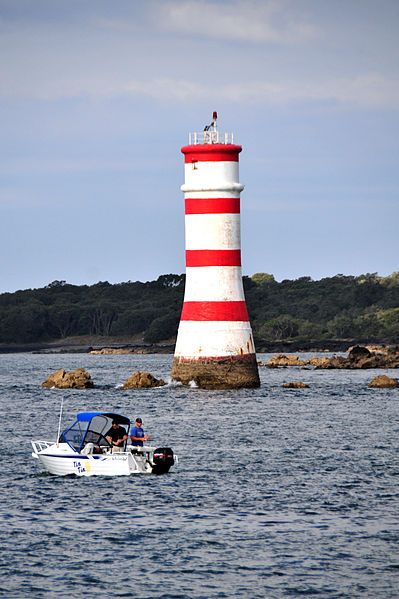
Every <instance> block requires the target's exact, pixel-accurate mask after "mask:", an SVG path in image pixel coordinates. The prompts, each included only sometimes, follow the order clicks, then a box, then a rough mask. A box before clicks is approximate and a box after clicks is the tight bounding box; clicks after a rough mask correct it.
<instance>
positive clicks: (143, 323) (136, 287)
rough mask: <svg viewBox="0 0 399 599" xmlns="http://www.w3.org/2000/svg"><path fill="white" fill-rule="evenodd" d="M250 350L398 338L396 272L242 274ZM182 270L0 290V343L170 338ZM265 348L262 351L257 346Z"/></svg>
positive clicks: (398, 277) (175, 322) (174, 328)
mask: <svg viewBox="0 0 399 599" xmlns="http://www.w3.org/2000/svg"><path fill="white" fill-rule="evenodd" d="M243 283H244V290H245V297H246V301H247V307H248V311H249V315H250V319H251V324H252V329H253V333H254V338H255V344H256V347H257V349H258V351H262V348H268V347H269V346H270V344H272V345H273V344H277V345H278V344H281V343H289V344H290V343H291V344H293V347H295V346H296V345H298V344H300V345H302V346H303V347H317V346H320V348H321V347H322V345H323V343H324V344H326V343H329V344H331V343H333V342H334V341H335V342H342V343H344V342H345V341H348V342H350V341H353V340H359V341H361V342H368V343H386V344H395V343H398V341H399V272H395V273H393V274H392V275H389V276H386V277H382V276H379V275H378V274H377V273H371V274H370V273H367V274H364V275H360V276H357V277H355V276H347V275H341V274H338V275H336V276H334V277H328V278H324V279H321V280H318V281H314V280H312V279H311V278H310V277H301V278H299V279H295V280H288V279H286V280H283V281H281V282H278V281H276V280H275V279H274V276H273V275H271V274H268V273H256V274H254V275H252V276H251V277H247V276H245V277H243ZM184 284H185V275H176V274H168V275H161V276H160V277H158V279H157V280H156V281H149V282H145V283H142V282H140V281H136V282H131V281H128V282H126V283H117V284H110V283H108V282H106V281H105V282H99V283H96V284H95V285H90V286H89V285H71V284H69V283H67V282H65V281H53V282H52V283H50V284H49V285H47V286H46V287H43V288H40V289H27V290H23V291H16V292H14V293H3V294H0V344H2V345H7V344H8V345H10V344H34V343H49V342H53V341H55V340H62V339H66V338H71V337H78V336H95V337H100V338H104V345H105V344H106V340H107V338H111V337H112V338H117V337H125V338H126V337H134V338H135V339H137V343H138V344H139V343H144V344H157V343H162V342H168V343H172V344H173V342H174V339H175V337H176V334H177V327H178V324H179V318H180V312H181V307H182V303H183V296H184ZM265 351H268V350H267V349H265Z"/></svg>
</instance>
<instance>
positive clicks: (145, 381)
mask: <svg viewBox="0 0 399 599" xmlns="http://www.w3.org/2000/svg"><path fill="white" fill-rule="evenodd" d="M163 385H166V383H165V381H164V380H163V379H157V378H155V377H154V376H153V375H152V374H151V373H150V372H140V371H138V372H134V373H133V374H132V375H130V376H129V378H128V379H126V381H125V382H124V383H123V387H122V388H123V389H149V388H151V387H162V386H163Z"/></svg>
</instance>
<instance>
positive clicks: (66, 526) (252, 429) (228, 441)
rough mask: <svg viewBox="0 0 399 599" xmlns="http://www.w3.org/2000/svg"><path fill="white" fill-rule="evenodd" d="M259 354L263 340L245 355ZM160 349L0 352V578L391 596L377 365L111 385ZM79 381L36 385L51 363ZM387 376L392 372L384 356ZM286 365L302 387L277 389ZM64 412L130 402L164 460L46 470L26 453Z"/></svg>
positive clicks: (103, 586)
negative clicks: (77, 384)
mask: <svg viewBox="0 0 399 599" xmlns="http://www.w3.org/2000/svg"><path fill="white" fill-rule="evenodd" d="M259 357H260V358H261V359H262V360H266V359H267V358H268V356H266V355H263V356H262V355H261V356H259ZM171 361H172V356H168V355H162V356H155V355H154V356H142V355H132V356H129V355H128V356H126V355H125V356H91V355H86V354H74V355H73V354H70V355H44V354H42V355H39V354H38V355H34V354H13V355H1V356H0V393H1V396H0V401H1V403H0V406H1V435H0V444H1V458H2V460H1V461H2V467H1V478H2V480H1V486H0V515H1V556H0V573H1V579H0V594H1V596H2V597H7V598H25V597H33V598H36V597H38V598H39V597H46V598H48V597H85V598H96V599H98V598H102V597H106V596H112V597H137V596H139V597H140V598H141V599H145V598H163V599H175V598H204V599H208V598H213V597H232V598H236V597H242V598H244V597H245V598H258V597H259V598H261V597H262V598H263V597H266V598H280V597H300V596H302V595H310V596H313V595H314V596H316V595H317V596H319V597H326V598H334V599H335V598H340V597H345V598H347V597H349V598H354V597H373V598H375V597H379V598H380V597H384V598H387V597H398V596H399V555H398V541H399V524H398V515H399V493H398V476H399V462H398V438H399V416H398V406H399V390H397V389H394V390H384V389H369V388H368V387H367V384H368V382H369V381H370V380H371V378H372V377H373V376H375V375H376V374H381V373H382V371H380V372H376V371H371V370H370V371H369V370H365V371H345V370H331V371H330V370H328V371H322V370H307V369H300V368H289V369H267V368H262V369H261V371H260V375H261V381H262V384H261V387H260V389H255V390H249V389H247V390H238V391H204V390H201V389H198V388H195V387H188V388H187V387H182V386H180V385H176V384H168V385H167V386H165V387H160V388H156V389H149V390H131V391H124V390H122V389H121V388H120V387H121V384H122V383H123V381H124V380H125V379H126V378H127V377H128V376H129V375H130V374H131V373H132V372H134V371H136V370H148V371H150V372H151V373H152V374H154V375H155V376H157V377H163V378H167V377H168V375H169V372H170V368H171ZM78 367H84V368H86V369H87V370H88V371H89V372H90V374H91V376H92V378H93V380H94V382H95V384H96V387H95V388H94V389H91V390H90V389H89V390H84V391H78V390H68V391H61V390H55V389H53V390H51V389H50V390H45V389H41V387H40V383H41V382H42V381H43V380H44V379H45V378H46V377H47V376H48V375H49V374H50V373H52V372H54V371H55V370H57V369H58V368H65V369H66V370H72V369H74V368H78ZM384 373H387V374H389V375H391V376H398V373H397V371H389V370H388V371H384ZM293 380H301V381H304V382H306V383H308V384H309V388H308V389H299V390H292V389H283V388H282V387H281V385H282V384H283V383H284V382H289V381H293ZM61 398H64V413H63V416H62V422H63V426H66V425H67V424H68V423H70V422H72V420H73V418H74V415H75V413H76V412H78V411H84V410H111V411H115V412H120V413H122V414H125V415H127V416H129V417H130V418H132V419H134V418H135V417H136V416H141V417H142V418H143V425H144V429H145V431H146V433H149V434H150V435H151V437H152V441H153V443H154V444H155V445H158V446H165V445H166V446H171V447H173V449H174V450H175V452H176V453H177V454H178V456H179V463H178V465H176V466H174V467H173V468H172V470H171V471H170V473H169V474H167V475H164V476H153V475H148V476H146V475H142V476H130V477H111V478H108V477H87V478H78V477H76V476H68V477H65V478H63V477H56V476H51V475H49V474H45V473H42V472H41V471H40V469H39V466H38V463H37V461H36V460H33V459H32V458H31V446H30V441H31V439H47V440H55V438H56V434H57V428H58V418H59V410H60V404H61Z"/></svg>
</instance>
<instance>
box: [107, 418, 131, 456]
mask: <svg viewBox="0 0 399 599" xmlns="http://www.w3.org/2000/svg"><path fill="white" fill-rule="evenodd" d="M105 438H106V439H107V441H108V443H109V444H110V445H112V446H113V447H118V448H120V449H122V446H123V444H124V442H125V441H126V439H127V434H126V431H125V429H124V428H123V426H119V424H118V423H117V422H116V420H113V421H112V426H111V428H110V429H109V431H108V432H107V433H106V435H105Z"/></svg>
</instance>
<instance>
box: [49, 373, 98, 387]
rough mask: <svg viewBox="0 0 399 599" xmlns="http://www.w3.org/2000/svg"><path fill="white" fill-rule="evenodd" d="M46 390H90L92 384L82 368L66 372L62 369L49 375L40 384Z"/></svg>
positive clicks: (88, 375)
mask: <svg viewBox="0 0 399 599" xmlns="http://www.w3.org/2000/svg"><path fill="white" fill-rule="evenodd" d="M42 387H45V388H46V389H52V388H53V387H55V388H56V389H91V388H92V387H94V383H93V381H92V380H91V376H90V374H89V373H88V372H87V371H86V370H85V369H84V368H77V369H76V370H71V371H70V372H66V370H64V369H63V368H61V369H60V370H57V371H56V372H53V374H50V375H49V376H48V377H47V379H46V380H45V381H44V382H43V383H42Z"/></svg>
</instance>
